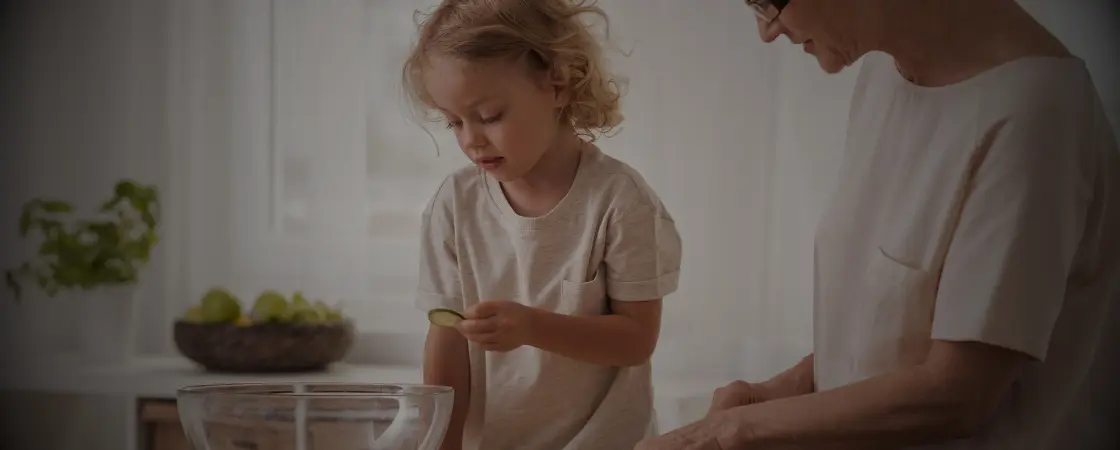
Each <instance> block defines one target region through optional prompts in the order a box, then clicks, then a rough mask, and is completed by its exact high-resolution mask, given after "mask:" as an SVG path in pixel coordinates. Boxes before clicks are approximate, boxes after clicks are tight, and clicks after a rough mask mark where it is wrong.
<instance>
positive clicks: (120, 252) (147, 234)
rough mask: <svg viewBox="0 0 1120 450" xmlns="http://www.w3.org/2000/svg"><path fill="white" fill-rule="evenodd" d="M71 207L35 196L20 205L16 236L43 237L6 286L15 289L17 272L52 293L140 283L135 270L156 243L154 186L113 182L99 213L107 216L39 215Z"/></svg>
mask: <svg viewBox="0 0 1120 450" xmlns="http://www.w3.org/2000/svg"><path fill="white" fill-rule="evenodd" d="M73 210H74V208H73V207H72V206H71V205H70V204H69V203H66V202H63V201H58V200H42V199H34V200H31V201H29V202H27V203H26V204H25V205H24V208H23V211H22V213H23V214H21V216H20V232H21V235H22V236H24V237H26V236H28V235H29V234H30V233H31V232H32V231H35V230H38V231H39V232H40V233H41V234H42V236H43V240H42V242H40V244H39V252H38V260H36V261H34V262H33V263H24V265H23V266H21V268H20V269H19V270H16V271H10V272H9V274H10V276H9V277H8V278H9V281H11V282H10V283H9V288H12V289H13V291H14V290H16V289H18V288H19V283H18V282H17V281H18V280H17V279H16V275H17V274H18V273H19V272H22V273H24V274H26V275H31V276H33V277H34V280H35V281H36V282H37V284H38V285H39V287H40V288H41V289H43V290H44V291H45V292H47V294H48V295H51V296H53V295H55V294H57V293H58V292H59V291H61V290H64V289H65V290H69V289H92V288H95V287H97V286H105V285H119V284H136V283H138V282H139V279H138V278H139V272H140V270H141V269H142V268H143V267H144V266H145V265H146V264H148V263H149V261H150V258H151V253H152V249H153V248H154V247H155V245H156V244H157V243H158V242H159V241H160V240H159V236H158V234H157V232H156V230H157V227H158V225H159V210H160V209H159V195H158V191H157V190H156V188H155V187H154V186H145V185H142V184H139V183H136V182H135V181H132V180H122V181H120V182H118V183H117V184H116V185H115V186H114V188H113V195H112V196H111V198H110V199H109V200H107V201H105V202H104V203H103V204H102V209H101V210H100V213H99V215H100V216H104V215H105V214H106V213H108V214H111V217H109V218H107V219H106V218H104V217H97V218H96V220H94V219H87V220H78V221H75V222H73V223H72V224H71V225H70V226H66V225H65V224H64V223H63V222H62V221H60V220H59V219H58V217H57V216H54V217H50V218H47V217H41V216H40V214H62V213H69V212H73ZM31 264H34V266H32V265H31ZM32 267H34V268H35V269H34V270H32ZM12 286H16V287H15V288H13V287H12Z"/></svg>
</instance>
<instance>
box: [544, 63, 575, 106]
mask: <svg viewBox="0 0 1120 450" xmlns="http://www.w3.org/2000/svg"><path fill="white" fill-rule="evenodd" d="M548 76H549V77H548V84H549V86H550V87H551V88H552V92H553V100H554V101H555V102H556V105H555V106H556V107H557V108H563V107H565V106H568V102H569V100H570V99H571V76H570V75H569V74H568V70H567V68H566V67H563V66H553V67H552V69H550V70H549V71H548Z"/></svg>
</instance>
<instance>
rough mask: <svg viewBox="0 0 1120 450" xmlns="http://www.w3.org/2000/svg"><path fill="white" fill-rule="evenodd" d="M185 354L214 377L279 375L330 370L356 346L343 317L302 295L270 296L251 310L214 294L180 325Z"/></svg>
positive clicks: (221, 292) (177, 336) (177, 333)
mask: <svg viewBox="0 0 1120 450" xmlns="http://www.w3.org/2000/svg"><path fill="white" fill-rule="evenodd" d="M174 340H175V346H176V347H177V348H178V349H179V353H181V354H182V355H183V356H185V357H187V358H188V359H190V360H191V361H194V362H195V363H197V364H199V365H201V366H202V367H204V368H205V369H206V370H208V371H211V372H228V373H278V372H311V371H319V370H324V369H326V368H327V366H329V365H330V364H331V363H334V362H337V361H339V360H341V359H342V358H343V357H345V356H346V354H347V352H349V351H350V348H351V347H352V346H353V345H354V325H353V322H352V321H351V320H350V319H348V318H346V317H345V316H344V315H343V314H342V312H341V311H340V310H339V309H337V308H334V307H331V306H328V305H327V304H326V303H324V302H323V301H321V300H313V301H309V300H308V299H307V298H305V297H304V295H303V294H302V293H300V292H296V293H295V294H293V295H292V296H291V298H290V299H289V298H286V297H285V296H284V295H283V294H281V293H279V292H277V291H274V290H267V291H264V292H262V293H261V294H260V295H258V296H257V298H256V301H255V302H253V305H252V307H251V308H248V309H246V308H244V307H243V305H242V304H241V301H240V300H238V298H237V297H236V296H235V295H233V294H232V293H230V292H229V291H227V290H225V289H222V288H213V289H211V290H210V291H208V292H207V293H206V295H204V296H203V297H202V300H201V301H200V302H199V303H198V304H197V305H194V306H192V307H191V308H190V309H188V310H187V312H186V313H185V314H184V315H183V316H182V317H180V318H179V319H178V320H176V321H175V327H174Z"/></svg>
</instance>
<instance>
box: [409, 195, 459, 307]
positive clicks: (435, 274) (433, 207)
mask: <svg viewBox="0 0 1120 450" xmlns="http://www.w3.org/2000/svg"><path fill="white" fill-rule="evenodd" d="M450 188H451V186H450V183H449V182H444V184H443V185H442V186H440V189H439V191H438V192H437V193H436V195H435V196H434V197H433V198H432V200H431V201H430V202H429V203H428V206H427V207H426V208H425V209H424V212H423V214H422V215H421V225H420V230H421V238H420V271H419V282H418V286H417V289H416V299H415V305H416V307H417V308H419V309H421V310H423V311H430V310H432V309H435V308H448V309H453V310H456V311H459V310H462V309H463V300H462V289H461V284H460V280H459V264H458V257H457V255H456V248H455V228H454V220H453V218H454V209H453V205H454V199H453V198H451V197H450V194H451V192H450V190H451V189H450Z"/></svg>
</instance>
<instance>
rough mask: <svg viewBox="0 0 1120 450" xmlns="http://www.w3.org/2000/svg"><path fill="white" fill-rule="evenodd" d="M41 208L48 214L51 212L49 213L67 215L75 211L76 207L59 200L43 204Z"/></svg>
mask: <svg viewBox="0 0 1120 450" xmlns="http://www.w3.org/2000/svg"><path fill="white" fill-rule="evenodd" d="M41 206H42V208H43V211H46V212H49V213H67V212H72V211H74V207H73V206H71V205H70V204H69V203H66V202H63V201H58V200H50V201H45V202H42V204H41Z"/></svg>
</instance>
